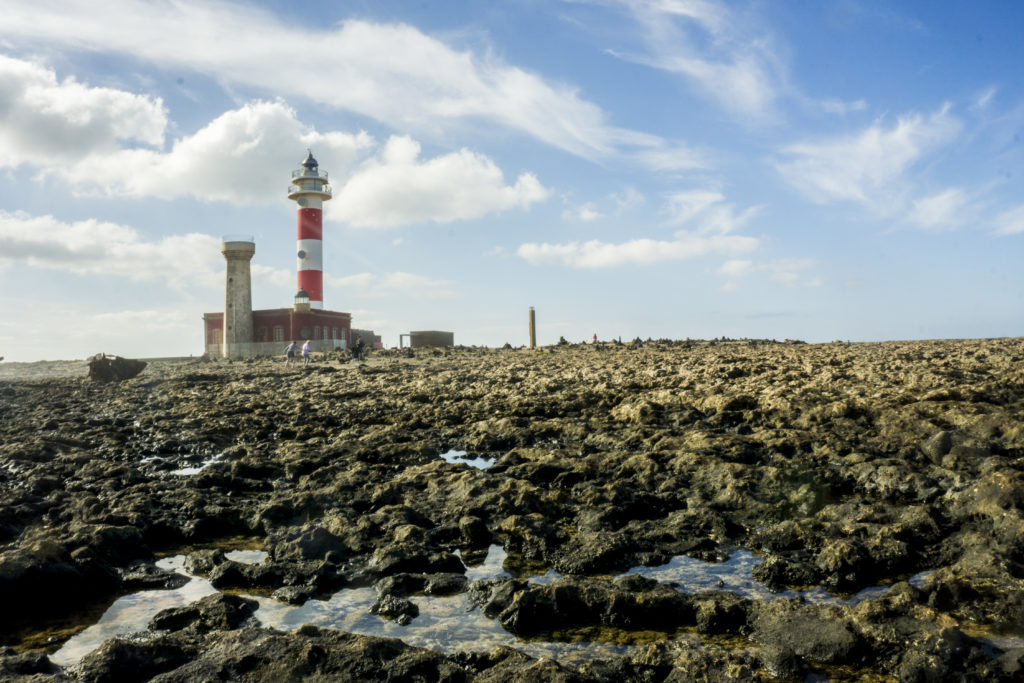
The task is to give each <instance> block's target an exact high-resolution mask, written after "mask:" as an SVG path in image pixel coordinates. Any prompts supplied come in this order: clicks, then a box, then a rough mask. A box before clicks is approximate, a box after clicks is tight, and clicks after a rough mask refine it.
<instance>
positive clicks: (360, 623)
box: [50, 545, 928, 667]
mask: <svg viewBox="0 0 1024 683" xmlns="http://www.w3.org/2000/svg"><path fill="white" fill-rule="evenodd" d="M225 556H226V557H227V558H228V559H231V560H235V561H236V562H247V563H253V564H255V563H259V562H263V561H265V560H266V557H267V554H266V552H264V551H262V550H232V551H230V552H228V553H225ZM507 557H508V555H507V553H506V552H505V549H504V548H503V547H502V546H500V545H491V546H490V548H489V549H488V553H487V557H486V558H485V559H484V561H483V563H481V564H479V565H476V566H473V567H467V568H466V578H467V579H469V580H471V581H486V580H489V579H499V578H509V577H511V576H512V574H510V573H509V572H508V571H507V570H505V568H504V563H505V560H506V559H507ZM759 562H761V558H759V557H757V556H755V555H753V554H752V553H750V552H748V551H745V550H737V551H736V552H734V553H733V554H732V555H731V556H730V557H729V559H728V560H726V561H725V562H718V563H715V562H703V561H701V560H696V559H694V558H690V557H685V556H680V557H676V558H673V559H672V560H671V561H670V562H668V563H666V564H664V565H661V566H659V567H634V568H633V569H631V570H629V571H628V572H626V574H622V575H620V576H625V575H628V574H640V575H641V576H646V577H648V578H652V579H656V580H658V581H665V582H669V581H671V582H675V583H677V584H679V590H681V591H684V592H687V593H696V592H701V591H706V590H727V591H731V592H734V593H737V594H739V595H742V596H744V597H748V598H751V599H755V600H771V599H773V598H778V597H799V596H802V597H804V598H805V599H807V600H808V601H810V602H836V603H840V602H846V603H850V604H855V603H856V602H860V601H861V600H865V599H868V598H871V597H877V596H878V595H881V594H883V593H884V592H885V591H887V590H888V589H889V587H888V586H876V587H871V588H867V589H865V590H863V591H861V592H860V593H858V594H857V595H856V596H853V597H852V598H850V599H849V600H843V599H841V598H837V597H835V596H832V595H829V594H828V593H826V592H825V591H824V590H822V589H820V588H818V589H814V590H810V591H786V592H782V593H772V592H771V591H769V590H768V589H767V588H766V587H764V586H763V585H762V584H760V583H759V582H758V581H756V580H755V579H754V578H753V576H752V575H751V571H752V570H753V568H754V567H755V566H757V564H758V563H759ZM184 564H185V556H184V555H176V556H174V557H168V558H164V559H162V560H160V561H159V562H157V566H159V567H161V568H163V569H169V570H172V571H176V572H179V573H181V574H185V575H186V576H189V577H190V581H189V582H188V583H187V584H185V585H184V586H182V587H181V588H178V589H172V590H148V591H141V592H138V593H133V594H131V595H126V596H123V597H121V598H118V599H117V600H116V601H115V602H114V604H113V605H111V606H110V607H109V608H108V609H107V611H106V612H104V614H103V616H102V617H101V618H100V620H99V621H98V622H97V623H96V624H94V625H93V626H90V627H89V628H87V629H85V630H84V631H82V632H81V633H79V634H77V635H75V636H74V637H72V638H71V639H70V640H68V642H67V643H65V644H64V646H63V647H62V648H61V649H60V650H58V651H57V652H55V653H54V654H52V655H50V659H52V660H53V661H54V662H55V663H56V664H59V665H61V666H65V667H67V666H73V665H75V664H77V663H78V661H79V660H80V659H81V658H82V657H84V656H85V655H86V654H88V653H89V652H92V651H93V650H95V649H96V648H98V647H99V646H100V645H102V644H103V641H105V640H106V639H108V638H112V637H114V636H125V635H129V634H134V633H141V634H145V633H147V630H146V627H147V625H148V624H149V622H150V620H151V619H152V618H153V617H154V616H155V615H156V614H157V613H158V612H160V611H161V610H163V609H167V608H169V607H184V606H185V605H188V604H190V603H192V602H194V601H196V600H199V599H200V598H203V597H205V596H207V595H211V594H213V593H216V592H217V589H216V588H214V587H213V586H212V585H210V582H209V581H207V580H206V579H204V578H202V577H199V576H195V575H192V574H188V572H186V571H185V569H184ZM927 573H928V572H922V573H921V574H918V575H915V576H914V577H912V578H911V582H912V583H916V584H919V583H920V582H921V581H922V580H923V577H924V576H926V575H927ZM525 578H526V579H527V580H528V581H530V582H531V583H538V584H547V583H551V582H552V581H555V580H557V579H558V578H561V575H560V574H559V573H558V572H556V571H554V570H549V571H548V572H546V573H545V574H539V575H537V574H535V575H532V576H528V577H525ZM245 597H248V598H252V599H254V600H256V601H257V602H258V603H259V609H257V610H256V613H255V616H256V619H257V620H258V621H259V623H260V624H261V625H262V626H266V627H272V628H277V629H281V630H284V631H291V630H294V629H297V628H299V627H300V626H303V625H306V624H312V625H314V626H319V627H323V628H332V629H339V630H343V631H348V632H351V633H356V634H361V635H369V636H379V637H384V638H399V639H400V640H402V641H404V642H406V643H408V644H409V645H413V646H417V647H425V648H429V649H432V650H437V651H441V652H447V653H454V652H458V651H460V650H477V651H479V650H486V649H490V648H492V647H494V646H496V645H508V646H511V647H515V648H516V649H519V650H522V651H523V652H525V653H527V654H529V655H532V656H534V657H547V658H549V659H553V660H556V661H559V662H562V663H563V664H569V665H573V664H575V665H579V664H582V663H584V662H586V661H590V660H593V659H595V658H604V657H612V656H615V655H619V654H623V653H626V652H629V651H630V649H631V648H634V647H636V646H633V645H624V644H616V643H610V642H602V641H596V640H582V641H580V642H565V641H557V642H555V641H551V642H541V641H521V640H519V639H518V638H517V637H516V636H514V635H513V634H511V633H509V632H507V631H505V629H503V628H502V627H501V624H500V623H499V622H498V621H497V620H496V619H489V618H487V617H485V616H484V615H483V613H482V612H481V611H480V609H479V608H477V607H476V606H475V605H474V604H473V603H472V602H471V601H470V599H469V596H468V594H466V593H462V594H459V595H452V596H429V595H415V596H411V597H410V598H409V599H410V600H411V601H412V602H413V603H415V604H416V606H417V607H418V608H419V611H420V613H419V616H417V617H416V618H414V619H413V620H412V622H411V623H409V624H408V625H406V626H400V625H398V624H396V623H394V622H392V621H389V620H387V619H384V618H382V617H379V616H377V615H375V614H372V613H371V612H370V608H371V607H372V605H373V604H374V602H375V601H376V600H377V592H376V591H375V590H374V589H373V588H371V587H365V588H355V589H342V590H340V591H338V592H337V593H335V594H334V595H332V596H331V597H330V598H329V599H327V600H309V601H307V602H306V603H305V604H304V605H301V606H294V605H288V604H285V603H282V602H278V601H277V600H274V599H273V598H268V597H264V596H253V595H245Z"/></svg>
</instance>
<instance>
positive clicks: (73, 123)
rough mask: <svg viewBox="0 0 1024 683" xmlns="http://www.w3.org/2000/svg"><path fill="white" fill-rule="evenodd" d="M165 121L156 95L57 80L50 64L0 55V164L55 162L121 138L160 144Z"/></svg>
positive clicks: (113, 145) (111, 147)
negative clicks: (40, 63) (48, 66)
mask: <svg viewBox="0 0 1024 683" xmlns="http://www.w3.org/2000/svg"><path fill="white" fill-rule="evenodd" d="M0 30H2V29H0ZM166 126H167V112H166V109H165V108H164V105H163V102H162V101H161V100H160V99H159V98H151V97H147V96H143V95H135V94H132V93H128V92H124V91H121V90H114V89H111V88H92V87H89V86H87V85H84V84H81V83H77V82H76V81H75V80H74V79H71V78H67V79H65V80H64V81H58V80H57V76H56V74H55V73H54V72H53V71H52V70H50V69H46V68H44V67H42V66H38V65H36V64H33V63H31V62H25V61H21V60H17V59H12V58H10V57H6V56H3V55H0V167H3V166H8V167H12V166H18V165H19V164H23V163H31V164H35V165H49V164H53V165H59V164H63V163H67V162H68V161H77V160H78V159H81V158H82V157H85V156H88V155H90V154H96V153H110V152H114V151H116V150H117V149H119V148H120V143H121V142H132V141H134V142H137V143H141V144H144V145H153V146H160V145H162V144H163V140H164V130H165V128H166Z"/></svg>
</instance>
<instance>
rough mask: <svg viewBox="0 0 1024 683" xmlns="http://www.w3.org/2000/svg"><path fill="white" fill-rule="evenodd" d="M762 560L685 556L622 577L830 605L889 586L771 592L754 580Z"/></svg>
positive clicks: (741, 554) (738, 554)
mask: <svg viewBox="0 0 1024 683" xmlns="http://www.w3.org/2000/svg"><path fill="white" fill-rule="evenodd" d="M762 561H763V560H762V559H761V558H760V557H758V556H757V555H754V554H753V553H751V552H750V551H748V550H737V551H735V552H734V553H733V554H732V555H730V556H729V559H727V560H725V561H724V562H705V561H703V560H698V559H696V558H693V557H688V556H686V555H678V556H676V557H673V558H672V559H671V560H669V561H668V562H667V563H666V564H663V565H659V566H657V567H633V568H632V569H630V570H629V571H628V572H626V573H625V574H620V576H628V575H630V574H639V575H640V576H644V577H647V578H649V579H655V580H656V581H661V582H673V583H677V584H679V590H680V591H682V592H684V593H700V592H703V591H714V590H721V591H729V592H730V593H736V594H737V595H741V596H743V597H745V598H750V599H752V600H774V599H776V598H803V599H804V600H806V601H807V602H812V603H832V604H845V605H856V604H857V603H860V602H863V601H864V600H868V599H871V598H877V597H880V596H882V595H885V593H886V592H887V591H888V590H889V588H891V586H888V585H885V586H869V587H868V588H864V589H863V590H861V591H860V592H858V593H857V594H856V595H853V596H851V597H849V598H841V597H837V596H835V595H832V594H831V593H829V592H827V591H826V590H825V589H823V588H811V589H809V590H805V591H781V592H779V593H773V592H772V591H771V590H769V589H768V587H767V586H765V585H764V584H763V583H761V582H760V581H758V580H757V579H755V578H754V575H753V571H754V567H756V566H757V565H759V564H761V562H762ZM930 573H931V572H930V571H925V572H921V573H919V574H915V575H914V576H912V577H910V579H909V582H910V584H911V585H914V586H920V585H921V582H922V581H924V578H925V577H926V576H927V575H928V574H930Z"/></svg>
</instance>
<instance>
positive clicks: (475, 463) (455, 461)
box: [441, 450, 494, 470]
mask: <svg viewBox="0 0 1024 683" xmlns="http://www.w3.org/2000/svg"><path fill="white" fill-rule="evenodd" d="M465 455H466V451H456V450H450V451H448V452H447V453H442V454H441V459H442V460H444V461H445V462H447V463H450V464H452V465H469V466H470V467H475V468H477V469H478V470H486V469H487V468H488V467H490V466H491V465H493V464H494V458H487V459H486V460H485V459H483V458H473V459H472V460H468V459H466V458H465V457H463V456H465Z"/></svg>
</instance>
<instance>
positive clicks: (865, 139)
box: [775, 105, 961, 211]
mask: <svg viewBox="0 0 1024 683" xmlns="http://www.w3.org/2000/svg"><path fill="white" fill-rule="evenodd" d="M960 128H961V125H960V122H959V120H958V119H957V118H956V117H954V116H953V115H952V114H951V113H950V107H949V105H946V106H943V107H942V108H941V109H939V110H938V111H937V112H935V113H933V114H931V115H929V116H923V115H921V114H907V115H905V116H901V117H899V119H898V120H897V121H896V123H895V124H894V125H891V126H885V125H884V124H883V123H882V122H880V121H879V122H876V123H874V124H872V125H871V126H869V127H868V128H866V129H864V130H861V131H859V132H857V133H854V134H852V135H843V136H839V137H834V138H830V139H824V140H817V141H805V142H798V143H793V144H790V145H787V146H785V147H783V148H782V149H781V150H780V154H781V155H782V156H783V157H785V160H782V161H779V162H777V163H776V164H775V168H776V169H777V170H778V172H779V173H780V174H781V175H782V177H783V178H785V179H786V181H788V182H789V183H790V184H791V185H793V186H794V187H795V188H797V189H798V190H799V191H800V192H802V193H803V194H805V195H806V196H807V197H809V198H810V199H812V200H814V201H816V202H831V201H843V200H845V201H854V202H859V203H862V204H865V205H867V206H871V207H874V208H876V209H880V210H887V211H891V210H892V209H893V207H894V206H896V205H898V204H899V202H900V199H901V194H902V193H904V192H905V191H906V187H905V178H904V174H905V172H906V171H907V169H909V168H910V167H911V166H913V165H914V164H915V163H916V162H918V161H919V160H920V159H921V158H922V157H923V156H924V155H925V154H926V153H928V152H930V151H932V150H934V149H936V148H938V147H940V146H942V145H944V144H946V143H948V142H950V141H951V140H952V139H953V138H954V137H955V136H956V135H957V133H958V132H959V131H960Z"/></svg>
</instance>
